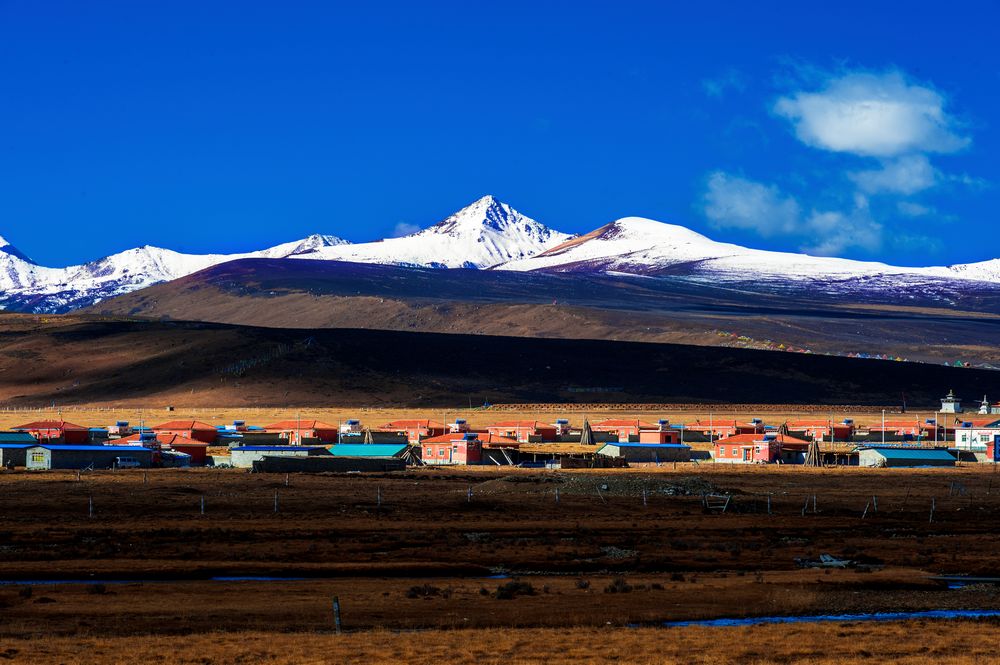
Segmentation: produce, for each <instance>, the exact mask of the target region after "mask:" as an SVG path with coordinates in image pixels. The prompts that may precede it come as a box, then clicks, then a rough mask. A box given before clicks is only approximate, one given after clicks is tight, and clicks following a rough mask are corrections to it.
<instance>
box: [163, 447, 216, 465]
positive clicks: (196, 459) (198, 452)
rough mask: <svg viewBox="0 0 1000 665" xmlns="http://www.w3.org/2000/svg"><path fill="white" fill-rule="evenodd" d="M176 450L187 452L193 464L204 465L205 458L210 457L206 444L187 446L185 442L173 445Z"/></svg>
mask: <svg viewBox="0 0 1000 665" xmlns="http://www.w3.org/2000/svg"><path fill="white" fill-rule="evenodd" d="M171 448H173V449H174V450H176V451H177V452H179V453H187V454H188V455H190V456H191V464H192V465H193V466H204V464H205V459H206V458H207V457H208V448H206V447H205V446H190V445H188V446H186V445H184V444H183V443H179V444H177V445H174V446H171Z"/></svg>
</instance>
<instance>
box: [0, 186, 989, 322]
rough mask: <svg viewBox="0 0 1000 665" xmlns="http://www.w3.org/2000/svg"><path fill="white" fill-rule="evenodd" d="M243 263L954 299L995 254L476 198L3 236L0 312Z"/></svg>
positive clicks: (102, 295)
mask: <svg viewBox="0 0 1000 665" xmlns="http://www.w3.org/2000/svg"><path fill="white" fill-rule="evenodd" d="M247 258H266V259H318V260H327V261H347V262H353V263H366V264H384V265H397V266H408V267H422V268H448V269H454V268H471V269H476V270H502V271H511V272H532V271H540V272H553V273H569V274H572V273H577V274H612V275H613V274H618V273H620V274H627V275H634V276H639V277H663V278H668V277H684V278H687V279H692V280H696V281H697V280H701V281H705V282H709V281H711V282H722V283H732V284H755V285H759V284H767V285H769V288H773V289H782V288H791V287H792V285H793V284H794V283H796V282H798V283H803V282H807V283H810V284H813V285H815V286H816V288H818V289H820V290H823V291H826V292H831V293H833V292H838V291H849V292H851V293H853V294H854V295H858V294H862V293H866V292H867V293H874V292H876V291H884V290H887V289H890V290H891V289H902V290H908V291H914V292H917V291H923V292H926V291H928V290H930V291H934V292H935V293H937V294H939V295H940V294H944V295H943V296H941V297H940V298H939V299H943V300H945V301H949V300H955V299H961V298H962V291H963V290H975V289H977V288H979V287H978V286H973V285H970V286H968V287H966V286H963V285H964V284H969V283H970V282H976V283H984V284H989V285H994V286H1000V259H991V260H987V261H982V262H978V263H967V264H956V265H952V266H929V267H900V266H892V265H889V264H886V263H880V262H873V261H857V260H853V259H843V258H836V257H821V256H810V255H808V254H801V253H793V252H776V251H770V250H761V249H754V248H749V247H744V246H741V245H736V244H732V243H726V242H721V241H717V240H713V239H711V238H709V237H707V236H705V235H703V234H701V233H698V232H696V231H694V230H692V229H689V228H686V227H684V226H680V225H676V224H669V223H666V222H660V221H657V220H652V219H647V218H643V217H623V218H621V219H618V220H615V221H613V222H611V223H609V224H606V225H604V226H601V227H599V228H598V229H595V230H593V231H591V232H590V233H586V234H583V235H578V236H573V235H570V234H566V233H563V232H560V231H557V230H555V229H552V228H550V227H548V226H546V225H544V224H542V223H541V222H538V221H536V220H534V219H532V218H530V217H527V216H525V215H522V214H521V213H519V212H518V211H517V210H515V209H514V208H512V207H511V206H510V205H509V204H507V203H504V202H502V201H499V200H498V199H496V197H494V196H492V195H487V196H484V197H482V198H480V199H478V200H476V201H474V202H473V203H471V204H469V205H467V206H465V207H464V208H462V209H460V210H458V211H457V212H455V213H454V214H452V215H450V216H449V217H447V218H445V219H444V220H441V221H439V222H437V223H436V224H433V225H431V226H429V227H426V228H423V229H421V230H418V231H415V232H413V233H408V234H406V235H403V236H399V237H395V238H386V239H382V240H377V241H373V242H362V243H350V242H348V241H346V240H343V239H341V238H339V237H336V236H331V235H321V234H313V235H310V236H307V237H306V238H303V239H301V240H293V241H291V242H287V243H282V244H279V245H275V246H274V247H269V248H266V249H263V250H259V251H255V252H244V253H239V254H184V253H181V252H176V251H173V250H170V249H165V248H161V247H155V246H150V245H144V246H142V247H137V248H133V249H129V250H125V251H122V252H118V253H116V254H112V255H110V256H106V257H103V258H101V259H97V260H96V261H91V262H89V263H84V264H80V265H75V266H70V267H67V268H49V267H45V266H41V265H38V264H37V263H35V262H33V261H32V260H31V259H29V258H28V257H27V256H26V255H25V254H24V253H23V252H21V251H20V250H18V249H17V248H16V247H15V246H13V245H12V244H10V243H9V242H8V241H7V240H6V239H4V238H2V237H0V308H2V309H9V310H13V311H27V312H66V311H72V310H74V309H78V308H81V307H87V306H90V305H93V304H95V303H97V302H100V301H102V300H104V299H107V298H110V297H115V296H118V295H122V294H125V293H130V292H133V291H136V290H139V289H143V288H146V287H149V286H152V285H154V284H159V283H162V282H168V281H172V280H175V279H178V278H180V277H184V276H187V275H190V274H193V273H196V272H198V271H200V270H204V269H206V268H209V267H211V266H214V265H218V264H220V263H226V262H229V261H234V260H241V259H247Z"/></svg>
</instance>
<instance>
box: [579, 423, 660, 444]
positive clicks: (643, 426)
mask: <svg viewBox="0 0 1000 665" xmlns="http://www.w3.org/2000/svg"><path fill="white" fill-rule="evenodd" d="M590 429H592V430H594V431H595V432H610V433H613V434H617V435H618V440H619V441H624V442H626V443H627V442H628V438H629V437H630V436H639V432H641V431H643V430H647V431H655V430H659V429H660V426H659V425H655V424H653V423H647V422H645V421H643V420H614V419H612V420H602V421H601V422H599V423H591V425H590Z"/></svg>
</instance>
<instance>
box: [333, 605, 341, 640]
mask: <svg viewBox="0 0 1000 665" xmlns="http://www.w3.org/2000/svg"><path fill="white" fill-rule="evenodd" d="M333 630H334V631H335V632H336V633H337V635H340V597H339V596H334V597H333Z"/></svg>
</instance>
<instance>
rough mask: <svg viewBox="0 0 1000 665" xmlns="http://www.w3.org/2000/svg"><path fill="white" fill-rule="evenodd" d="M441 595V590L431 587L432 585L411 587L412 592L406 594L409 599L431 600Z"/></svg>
mask: <svg viewBox="0 0 1000 665" xmlns="http://www.w3.org/2000/svg"><path fill="white" fill-rule="evenodd" d="M440 593H441V589H439V588H437V587H436V586H431V585H430V584H421V585H418V586H411V587H410V590H409V591H407V592H406V597H407V598H430V597H432V596H437V595H438V594H440Z"/></svg>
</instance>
